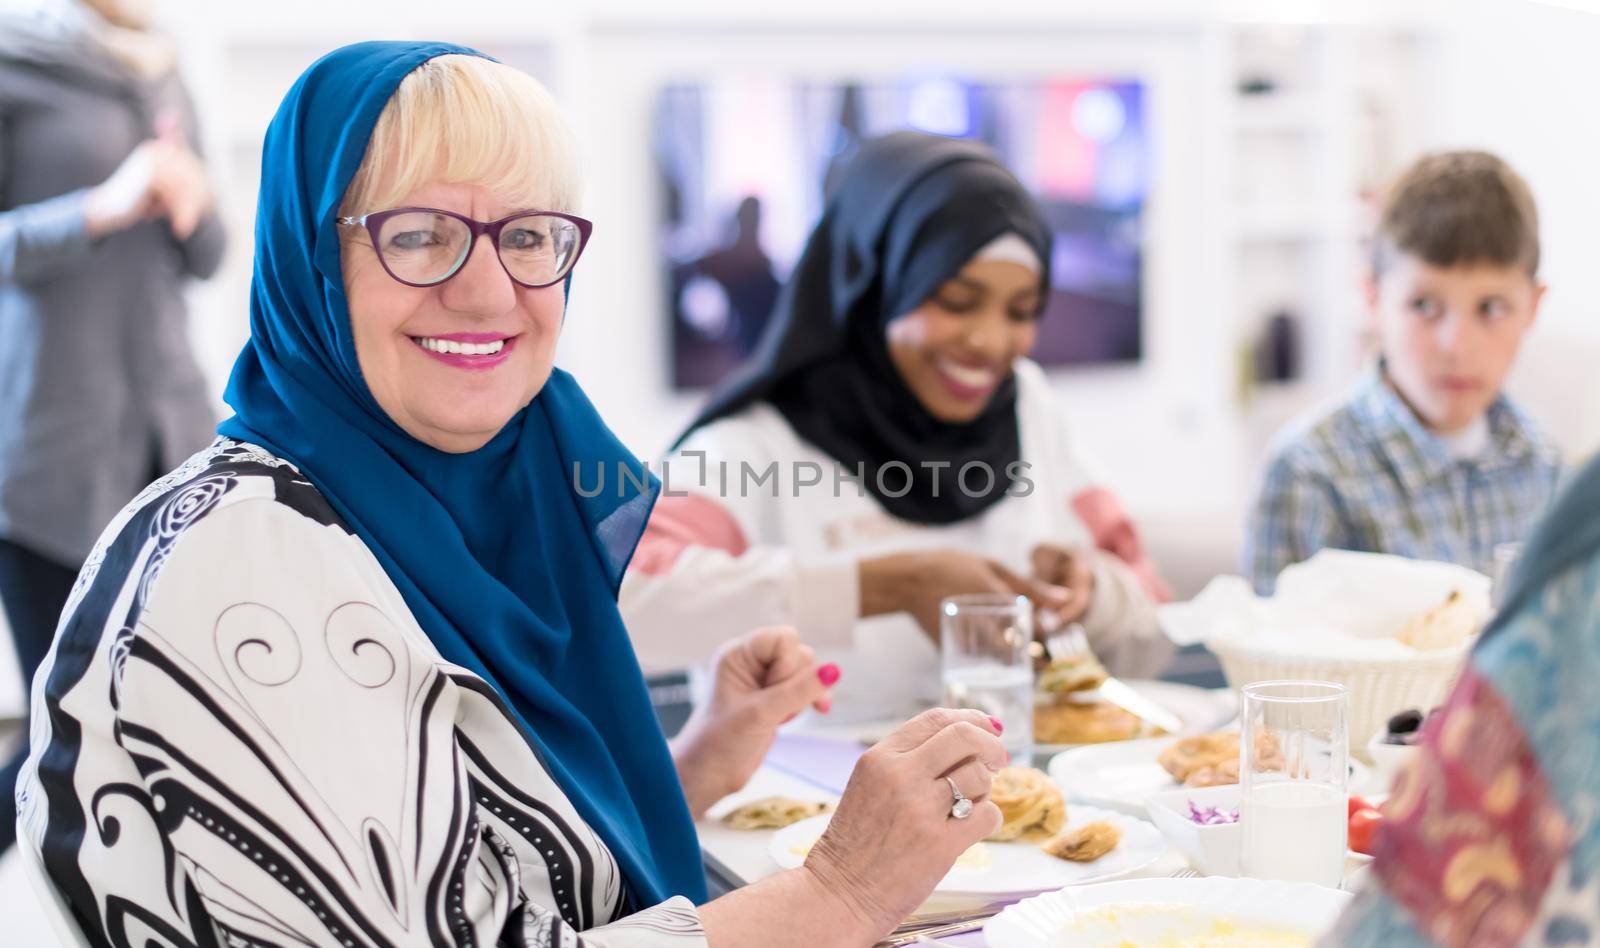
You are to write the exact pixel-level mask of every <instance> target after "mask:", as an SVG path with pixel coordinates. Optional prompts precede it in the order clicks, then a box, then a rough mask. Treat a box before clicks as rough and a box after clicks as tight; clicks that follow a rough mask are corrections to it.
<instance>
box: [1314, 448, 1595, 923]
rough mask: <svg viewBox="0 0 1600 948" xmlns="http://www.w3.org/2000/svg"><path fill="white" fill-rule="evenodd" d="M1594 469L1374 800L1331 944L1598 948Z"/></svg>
mask: <svg viewBox="0 0 1600 948" xmlns="http://www.w3.org/2000/svg"><path fill="white" fill-rule="evenodd" d="M1596 678H1600V460H1597V461H1591V462H1590V463H1589V465H1588V466H1587V467H1585V468H1583V469H1582V470H1580V471H1579V472H1578V473H1577V474H1576V475H1574V477H1573V478H1572V482H1571V483H1570V484H1569V485H1568V486H1567V489H1566V490H1565V492H1564V493H1563V494H1562V495H1561V496H1560V497H1559V499H1557V501H1556V502H1555V504H1554V506H1553V507H1552V509H1551V511H1550V514H1549V516H1548V517H1546V518H1545V519H1544V521H1543V523H1542V524H1541V525H1540V526H1539V527H1538V528H1537V529H1536V530H1535V531H1534V533H1533V537H1532V539H1531V540H1529V541H1528V544H1527V548H1526V551H1525V552H1524V553H1523V555H1522V556H1521V558H1519V559H1518V561H1517V564H1516V566H1515V567H1514V569H1513V571H1512V574H1511V579H1510V583H1509V586H1508V588H1507V590H1506V595H1505V599H1504V602H1503V603H1502V605H1501V607H1500V614H1499V615H1498V616H1496V617H1495V619H1494V621H1493V622H1492V623H1491V624H1490V626H1489V628H1488V629H1486V630H1485V631H1484V633H1483V636H1482V638H1481V639H1480V640H1479V641H1478V644H1477V645H1476V647H1474V649H1473V651H1472V655H1471V657H1470V658H1469V659H1468V661H1467V665H1466V669H1465V671H1464V672H1463V673H1462V675H1461V679H1460V680H1459V681H1458V682H1457V683H1456V686H1455V689H1454V690H1453V691H1452V692H1451V694H1450V696H1449V697H1448V698H1447V699H1446V700H1445V703H1444V705H1443V707H1441V708H1440V710H1439V713H1437V714H1433V715H1430V716H1429V718H1428V722H1427V724H1426V725H1425V726H1424V727H1423V732H1422V742H1421V744H1420V745H1419V746H1418V747H1417V751H1416V754H1415V755H1414V756H1413V759H1412V761H1411V763H1410V764H1409V765H1408V766H1407V768H1406V769H1405V770H1403V771H1402V772H1401V774H1400V776H1399V778H1398V779H1397V780H1396V781H1395V785H1394V788H1393V790H1392V791H1391V792H1390V794H1389V799H1388V800H1387V801H1386V802H1385V803H1384V805H1383V814H1384V820H1383V822H1382V824H1381V829H1380V830H1379V832H1378V839H1377V851H1376V853H1375V854H1374V855H1375V856H1376V858H1375V859H1374V861H1373V864H1372V869H1371V873H1370V878H1369V882H1368V884H1367V886H1366V887H1365V889H1364V890H1363V891H1362V892H1361V893H1360V894H1359V895H1358V896H1357V898H1356V900H1355V901H1354V902H1353V903H1352V904H1351V906H1350V908H1349V910H1347V911H1346V913H1345V916H1344V918H1343V919H1342V920H1341V922H1340V924H1339V926H1338V927H1337V928H1336V929H1335V930H1334V931H1333V932H1332V933H1330V934H1329V935H1328V936H1327V938H1326V939H1325V940H1324V945H1326V946H1329V948H1367V946H1371V948H1412V946H1416V948H1422V946H1426V945H1439V946H1445V948H1467V946H1484V948H1491V946H1500V945H1551V946H1554V945H1595V944H1600V818H1597V814H1600V702H1596V701H1595V700H1594V687H1595V680H1596Z"/></svg>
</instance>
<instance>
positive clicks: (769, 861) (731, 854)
mask: <svg viewBox="0 0 1600 948" xmlns="http://www.w3.org/2000/svg"><path fill="white" fill-rule="evenodd" d="M1208 690H1209V689H1208ZM1212 693H1213V695H1214V696H1215V697H1216V698H1218V699H1219V700H1220V701H1223V702H1227V701H1228V700H1229V698H1228V693H1227V691H1226V689H1215V690H1213V691H1212ZM898 723H899V722H898V721H867V722H858V723H853V724H845V725H828V724H821V723H819V722H818V719H817V718H816V716H813V715H808V716H805V717H802V718H800V719H798V720H797V721H795V722H794V723H793V724H791V725H790V726H788V727H786V728H784V729H783V730H782V731H780V732H779V734H778V737H777V739H776V740H775V741H774V742H773V745H772V748H771V750H770V751H769V752H768V753H767V755H766V757H765V759H764V760H763V761H762V764H761V767H760V768H759V769H758V770H757V771H756V773H755V775H754V777H752V779H751V780H750V781H749V783H748V784H746V786H745V787H744V788H743V789H741V790H739V791H738V792H736V793H733V794H730V795H729V796H727V797H725V798H723V799H722V800H720V801H718V802H717V803H716V804H715V805H714V806H712V807H711V808H710V809H709V810H708V811H707V813H706V815H705V816H704V817H703V818H702V819H701V820H700V822H699V823H698V824H697V829H698V832H699V837H700V847H701V852H702V856H703V858H704V860H705V864H706V871H707V876H708V879H709V881H710V882H711V883H712V885H713V889H714V890H721V891H727V890H729V889H733V888H738V887H739V886H743V885H748V884H749V883H752V882H755V881H756V880H758V879H761V878H763V877H765V876H768V875H772V874H774V873H777V872H780V871H782V870H781V868H780V867H779V865H778V864H777V862H776V861H775V860H774V858H773V856H772V855H771V853H770V852H769V847H770V843H771V838H772V834H773V832H774V831H771V830H766V831H762V830H736V829H732V828H730V827H728V826H725V825H723V822H722V817H723V816H725V815H726V814H727V813H729V812H730V811H732V810H734V809H736V808H738V807H739V806H742V805H743V804H745V803H749V802H752V801H754V800H759V799H762V798H764V797H772V796H780V797H791V798H794V799H799V800H808V801H819V802H822V801H825V802H828V803H837V802H838V800H839V797H840V795H841V794H842V793H843V792H844V788H845V784H846V783H848V782H849V779H850V773H851V771H852V769H853V768H854V767H855V764H856V761H857V759H858V758H860V756H861V754H862V753H863V752H865V751H866V749H867V748H868V747H870V746H871V745H872V744H873V743H875V742H876V741H877V740H880V739H881V738H882V737H884V736H886V735H887V734H888V733H890V732H891V731H893V730H894V728H895V727H896V725H897V724H898ZM1055 752H1056V749H1053V748H1051V749H1046V750H1045V752H1043V753H1039V754H1036V755H1035V756H1034V758H1033V761H1032V763H1033V765H1034V766H1036V767H1038V768H1039V769H1041V770H1046V771H1047V772H1048V770H1047V768H1048V764H1049V758H1050V757H1051V756H1053V754H1054V753H1055ZM1071 805H1072V800H1071V797H1070V795H1069V796H1068V806H1069V807H1070V806H1071ZM1199 874H1201V873H1199V872H1197V870H1196V868H1195V867H1193V866H1191V865H1190V863H1189V860H1188V859H1187V858H1186V857H1185V856H1184V855H1183V853H1182V852H1180V851H1179V850H1178V849H1177V848H1175V847H1173V846H1171V845H1168V846H1167V848H1166V851H1165V852H1164V853H1163V855H1162V856H1161V857H1160V858H1158V859H1156V860H1154V861H1153V862H1150V863H1149V864H1147V865H1145V866H1144V867H1142V868H1140V869H1137V870H1135V871H1133V872H1130V873H1127V874H1124V875H1120V876H1117V878H1118V879H1140V878H1157V877H1165V876H1179V875H1199ZM1359 875H1360V870H1358V869H1357V863H1356V862H1354V861H1353V862H1352V863H1351V865H1350V867H1349V868H1348V869H1347V878H1346V886H1345V887H1346V888H1349V887H1350V886H1351V884H1352V883H1354V882H1356V881H1358V879H1359ZM1091 884H1092V883H1091ZM1014 900H1015V899H1013V900H1012V901H1014ZM1003 907H1004V904H1002V903H1000V902H995V901H985V900H981V899H979V898H978V897H975V896H950V895H944V894H940V893H935V894H934V895H933V896H931V897H930V898H929V899H928V901H927V902H925V903H923V905H922V906H920V907H919V908H918V909H917V910H916V911H915V912H913V913H912V915H911V916H910V917H909V918H908V919H907V923H908V925H910V924H916V923H917V922H919V921H921V920H925V919H930V918H933V917H940V918H945V917H949V916H952V915H971V914H975V913H983V916H984V918H986V917H987V916H990V915H993V914H995V913H996V912H998V911H999V910H1001V909H1002V908H1003ZM982 920H983V919H974V920H973V927H972V928H971V929H970V930H968V931H964V932H960V933H956V934H947V935H940V936H938V937H937V939H935V940H931V941H930V940H923V941H920V942H916V943H914V944H917V945H922V946H927V945H930V944H931V945H944V946H947V948H987V946H988V942H987V941H986V940H985V939H984V935H983V931H982Z"/></svg>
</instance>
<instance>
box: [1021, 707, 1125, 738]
mask: <svg viewBox="0 0 1600 948" xmlns="http://www.w3.org/2000/svg"><path fill="white" fill-rule="evenodd" d="M1146 728H1147V725H1146V724H1145V722H1144V721H1142V720H1140V719H1139V718H1138V717H1137V716H1136V715H1134V714H1133V713H1132V712H1129V711H1127V710H1124V709H1122V708H1119V707H1117V706H1116V705H1114V704H1112V703H1111V702H1109V701H1057V702H1054V703H1052V704H1042V705H1035V706H1034V709H1033V739H1034V740H1036V741H1038V742H1039V743H1041V744H1103V743H1106V742H1107V741H1125V740H1128V739H1130V738H1134V737H1144V736H1146V735H1147V733H1148V732H1147V730H1146Z"/></svg>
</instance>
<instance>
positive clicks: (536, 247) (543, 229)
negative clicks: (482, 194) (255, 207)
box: [338, 207, 594, 289]
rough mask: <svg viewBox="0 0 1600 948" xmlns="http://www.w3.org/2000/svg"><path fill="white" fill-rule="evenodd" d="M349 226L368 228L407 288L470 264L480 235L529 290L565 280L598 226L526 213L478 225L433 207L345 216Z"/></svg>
mask: <svg viewBox="0 0 1600 948" xmlns="http://www.w3.org/2000/svg"><path fill="white" fill-rule="evenodd" d="M338 223H340V224H342V225H344V226H346V227H365V228H366V229H367V235H368V236H369V237H371V238H372V246H373V249H375V250H376V251H377V252H378V261H379V262H380V263H382V264H383V269H384V270H386V271H388V273H389V275H390V276H392V277H394V278H395V279H396V280H398V281H400V282H401V283H404V284H405V285H407V286H418V287H426V286H438V285H439V284H440V283H443V282H444V281H446V280H448V279H450V278H451V277H453V276H455V275H456V274H457V273H460V272H461V268H462V267H464V266H466V264H467V258H468V257H470V256H472V248H473V246H474V245H476V244H477V242H478V237H479V235H481V234H488V235H489V239H490V240H492V241H493V242H494V248H495V253H496V254H498V255H499V257H500V266H502V267H504V268H505V271H506V275H507V276H509V277H511V279H512V280H514V281H516V282H517V283H519V284H521V285H522V286H525V287H528V288H529V289H538V288H539V287H544V286H552V285H554V284H556V283H560V282H561V281H562V280H564V279H566V276H567V274H569V273H571V272H572V267H573V265H574V264H576V263H577V262H578V255H579V254H581V253H583V248H584V245H585V244H587V243H588V242H589V232H590V231H591V230H592V229H593V228H594V225H593V224H591V223H589V222H588V221H586V220H584V219H583V218H581V217H574V216H572V215H571V214H558V213H556V212H554V211H525V212H523V213H521V214H513V215H511V216H510V217H503V218H501V219H500V220H497V221H477V220H473V219H472V218H470V217H465V216H463V215H461V214H457V213H455V212H454V211H441V210H439V209H437V208H432V207H397V208H394V209H393V210H389V211H378V212H376V213H373V214H363V215H362V216H360V217H341V218H339V219H338Z"/></svg>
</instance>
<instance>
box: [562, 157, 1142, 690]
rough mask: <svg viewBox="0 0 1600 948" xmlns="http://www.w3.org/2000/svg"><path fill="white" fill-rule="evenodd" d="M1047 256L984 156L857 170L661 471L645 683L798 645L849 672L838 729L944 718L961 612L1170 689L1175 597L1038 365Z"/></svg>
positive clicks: (640, 645)
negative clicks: (949, 648)
mask: <svg viewBox="0 0 1600 948" xmlns="http://www.w3.org/2000/svg"><path fill="white" fill-rule="evenodd" d="M1051 243H1052V238H1051V233H1050V228H1049V226H1048V224H1047V223H1046V221H1045V219H1044V215H1043V213H1042V212H1041V210H1040V208H1039V206H1038V204H1037V203H1036V202H1035V201H1034V199H1033V198H1032V197H1031V196H1030V195H1029V194H1028V193H1027V191H1026V190H1025V189H1024V188H1023V187H1022V185H1021V184H1020V183H1019V182H1018V181H1017V179H1016V178H1015V177H1014V176H1013V175H1012V174H1011V172H1010V171H1008V170H1007V169H1006V168H1005V167H1003V166H1002V165H1001V164H1000V162H999V161H998V159H997V158H996V157H995V155H994V153H993V152H992V151H990V150H989V149H987V148H985V147H984V146H982V145H979V144H976V143H973V142H967V141H960V140H955V139H947V138H939V137H936V136H932V135H924V134H920V133H916V132H899V133H895V134H893V135H889V136H886V137H884V138H880V139H877V140H875V141H871V142H868V143H866V144H865V145H864V146H863V147H862V149H861V151H860V153H859V155H858V156H857V157H856V158H855V159H854V160H853V161H852V162H851V164H850V165H849V167H848V168H847V169H846V170H845V171H844V173H843V175H842V176H841V177H840V179H839V185H838V188H837V190H836V192H835V193H834V194H833V195H832V197H831V199H830V200H829V202H828V204H827V208H826V210H825V211H824V213H823V216H822V220H821V221H820V222H819V223H818V224H817V226H816V228H815V230H814V231H813V232H812V234H811V237H810V238H809V240H808V242H807V244H806V247H805V251H804V253H803V254H802V256H801V259H800V262H799V263H798V265H797V266H796V267H795V270H794V273H793V274H792V275H791V276H790V278H789V281H788V283H787V284H786V285H785V286H784V288H783V291H782V293H781V294H780V296H779V297H778V302H777V306H776V309H775V310H774V312H773V315H772V319H771V321H770V323H769V324H768V328H767V335H766V337H765V338H764V340H763V343H762V347H761V349H760V351H759V352H758V353H757V355H756V357H755V359H754V360H753V361H752V362H751V364H750V365H749V366H747V367H746V369H745V370H744V371H743V372H742V373H741V374H740V375H738V376H736V377H735V379H734V380H733V381H732V382H731V383H730V385H729V386H728V387H727V388H725V389H724V390H723V391H722V392H721V393H720V394H719V395H718V396H717V397H716V398H714V400H713V401H712V403H711V404H710V406H709V407H707V408H706V409H705V410H704V411H703V412H702V413H701V414H700V416H699V417H698V418H697V419H696V420H695V422H694V423H693V425H691V426H690V428H689V430H688V432H687V433H686V434H685V435H684V436H683V438H682V439H681V441H680V445H679V453H678V454H677V455H676V456H675V457H673V458H670V459H668V462H667V465H666V468H665V470H664V474H663V477H664V480H665V481H666V492H665V493H664V495H663V497H662V499H661V501H660V503H659V504H658V505H657V507H656V509H655V512H654V513H653V514H652V517H651V521H650V526H649V530H648V531H647V532H646V534H645V537H644V540H643V542H642V544H641V545H640V549H639V555H638V557H636V558H635V560H634V565H633V568H632V569H630V570H629V572H628V574H627V576H626V578H625V579H624V582H623V587H622V599H621V601H622V607H623V613H624V615H625V616H626V617H627V620H628V627H629V630H630V632H631V633H632V635H633V639H634V646H635V648H636V649H637V650H638V652H639V654H640V656H641V658H642V659H643V660H644V662H645V663H646V665H647V666H649V667H654V668H663V669H664V668H674V667H682V666H684V665H691V666H693V665H697V664H699V663H700V662H703V661H704V660H705V659H706V658H708V657H709V656H710V655H711V654H712V653H713V652H714V651H715V650H716V648H717V646H718V645H720V644H721V643H722V642H724V641H726V640H728V639H731V638H733V637H734V636H736V635H738V634H739V633H740V632H742V631H743V630H744V629H747V628H749V627H751V626H752V625H762V624H766V623H781V624H785V625H793V626H795V627H796V628H798V629H799V631H800V634H801V636H802V637H803V638H804V639H805V640H806V641H807V643H808V644H810V645H812V646H814V647H816V648H817V649H818V650H819V654H820V655H823V656H825V657H826V658H827V659H828V660H829V661H830V662H833V663H836V664H838V665H839V666H840V668H841V669H842V672H843V674H842V677H841V680H840V683H839V685H838V687H837V688H836V690H835V694H836V696H837V701H836V707H835V713H836V714H837V715H838V717H839V718H840V719H843V720H849V719H862V718H868V717H872V718H882V717H891V716H897V715H902V714H906V713H910V712H911V711H913V710H914V709H915V708H917V707H919V706H920V707H926V706H927V705H928V703H929V702H930V701H931V700H936V698H937V685H938V675H937V668H936V666H937V659H938V645H937V643H938V637H939V617H938V612H939V603H940V601H941V600H942V599H943V598H944V597H946V596H952V595H958V594H965V593H1011V594H1022V595H1027V596H1030V597H1032V598H1033V599H1034V600H1035V602H1036V604H1038V605H1041V606H1046V607H1048V608H1049V609H1050V610H1051V611H1052V612H1053V613H1054V615H1055V616H1056V618H1057V619H1058V620H1060V621H1065V622H1080V623H1082V625H1083V626H1084V627H1085V629H1086V631H1087V633H1088V637H1089V641H1090V644H1091V645H1092V646H1093V647H1094V649H1095V652H1096V653H1097V655H1098V656H1099V657H1100V658H1101V659H1102V660H1103V661H1104V662H1105V663H1106V664H1107V665H1108V666H1109V667H1110V669H1111V670H1112V671H1113V672H1114V673H1115V674H1120V675H1127V676H1139V675H1150V674H1153V673H1155V672H1157V671H1158V670H1159V669H1160V668H1161V667H1162V666H1163V665H1164V664H1165V662H1166V660H1167V658H1168V657H1169V656H1170V654H1171V648H1170V646H1169V645H1168V643H1167V641H1166V639H1165V637H1164V636H1163V635H1162V633H1161V631H1160V629H1159V627H1158V626H1157V624H1156V612H1155V607H1154V604H1155V602H1157V601H1159V599H1160V598H1161V597H1162V596H1163V595H1164V591H1165V588H1164V585H1163V584H1162V582H1161V580H1160V578H1159V577H1158V576H1157V575H1156V572H1155V569H1154V567H1153V565H1152V564H1151V563H1150V561H1149V559H1148V558H1147V557H1146V556H1145V555H1144V553H1143V551H1142V549H1141V546H1140V542H1139V538H1138V536H1137V534H1136V532H1135V530H1134V527H1133V524H1132V521H1131V520H1130V519H1129V518H1128V516H1127V515H1126V514H1125V513H1124V512H1123V510H1122V508H1121V505H1120V504H1119V503H1118V501H1117V498H1116V497H1115V495H1114V494H1113V493H1112V492H1111V491H1110V490H1109V489H1107V487H1106V486H1105V483H1104V482H1103V481H1102V480H1101V479H1100V478H1099V477H1098V476H1097V475H1096V473H1095V472H1094V468H1093V466H1092V465H1090V464H1089V463H1087V462H1086V461H1085V459H1084V457H1083V455H1082V453H1081V450H1080V446H1079V445H1078V444H1077V442H1076V439H1075V438H1074V432H1072V430H1071V429H1070V426H1069V425H1068V423H1067V419H1066V418H1065V416H1064V414H1063V412H1062V411H1061V408H1060V406H1059V405H1058V404H1057V402H1056V395H1055V392H1054V390H1053V389H1052V388H1051V385H1050V382H1049V379H1048V378H1047V377H1046V376H1045V374H1044V371H1043V370H1042V369H1041V368H1040V367H1039V366H1038V365H1037V364H1036V363H1034V362H1032V361H1031V360H1029V359H1028V353H1029V351H1030V350H1031V349H1032V348H1033V344H1034V340H1035V338H1036V336H1037V333H1038V328H1039V320H1040V316H1041V313H1042V312H1043V310H1044V305H1045V300H1046V295H1047V293H1048V291H1049V287H1050V270H1049V263H1050V259H1051ZM747 472H748V473H747ZM769 472H770V473H769ZM588 477H589V479H590V480H591V481H592V480H593V477H594V475H593V474H592V473H591V474H590V475H588ZM763 478H765V480H763ZM587 486H589V487H593V486H594V485H593V484H592V483H590V484H588V485H587ZM675 495H683V496H675Z"/></svg>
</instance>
